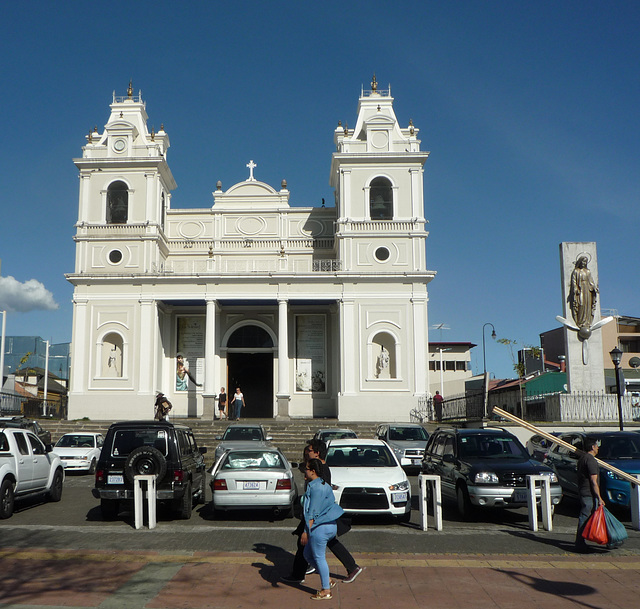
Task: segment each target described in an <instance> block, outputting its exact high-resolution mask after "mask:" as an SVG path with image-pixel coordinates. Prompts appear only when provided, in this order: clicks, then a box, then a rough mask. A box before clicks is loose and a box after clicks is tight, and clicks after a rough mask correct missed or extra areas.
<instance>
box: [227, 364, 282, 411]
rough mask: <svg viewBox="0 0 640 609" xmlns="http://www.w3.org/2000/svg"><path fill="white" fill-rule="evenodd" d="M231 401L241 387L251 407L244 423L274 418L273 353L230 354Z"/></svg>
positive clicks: (229, 386)
mask: <svg viewBox="0 0 640 609" xmlns="http://www.w3.org/2000/svg"><path fill="white" fill-rule="evenodd" d="M227 378H228V379H229V382H228V385H227V387H228V391H227V393H228V395H229V400H232V399H233V394H234V393H235V392H236V387H240V391H242V393H243V395H244V398H245V400H246V402H247V407H246V408H243V409H242V414H241V415H240V418H241V419H270V418H273V403H274V402H273V400H274V394H273V353H228V354H227Z"/></svg>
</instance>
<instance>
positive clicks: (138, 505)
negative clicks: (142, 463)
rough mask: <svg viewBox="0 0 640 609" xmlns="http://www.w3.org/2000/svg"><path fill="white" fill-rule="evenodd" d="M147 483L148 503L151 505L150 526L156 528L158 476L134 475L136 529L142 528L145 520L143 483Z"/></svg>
mask: <svg viewBox="0 0 640 609" xmlns="http://www.w3.org/2000/svg"><path fill="white" fill-rule="evenodd" d="M143 482H146V484H147V492H146V494H147V504H148V506H149V528H150V529H155V528H156V477H155V476H154V475H147V476H134V477H133V507H134V520H135V527H136V529H141V528H142V525H143V522H144V491H143V490H142V483H143Z"/></svg>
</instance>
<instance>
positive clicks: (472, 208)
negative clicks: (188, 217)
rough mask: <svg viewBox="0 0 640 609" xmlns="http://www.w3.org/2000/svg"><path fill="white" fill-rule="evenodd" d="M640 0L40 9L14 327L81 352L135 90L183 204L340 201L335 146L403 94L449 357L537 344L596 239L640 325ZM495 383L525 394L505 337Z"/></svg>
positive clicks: (23, 150)
mask: <svg viewBox="0 0 640 609" xmlns="http://www.w3.org/2000/svg"><path fill="white" fill-rule="evenodd" d="M639 31H640V3H638V2H637V1H628V2H622V1H606V2H605V1H602V2H592V1H588V0H586V1H580V2H569V1H564V2H563V1H558V0H554V1H545V0H541V1H536V2H516V1H508V2H502V1H500V2H499V1H494V2H482V1H474V2H465V1H458V2H454V1H450V2H445V1H440V2H433V1H428V0H423V1H421V2H418V1H416V2H403V1H395V2H389V1H388V0H386V1H377V0H369V1H367V2H333V1H325V2H322V3H311V2H300V1H298V2H286V1H285V2H251V1H246V2H213V1H211V2H180V3H178V2H162V1H155V2H146V1H137V2H120V1H117V0H116V1H112V2H108V3H107V2H56V3H53V2H21V3H3V5H2V8H0V51H1V53H2V55H1V56H2V58H3V61H2V66H1V67H0V76H1V78H2V84H3V87H2V88H3V104H2V107H3V112H2V119H1V120H2V122H1V124H2V137H1V138H0V171H1V174H2V187H1V189H0V197H1V198H0V201H1V202H0V209H1V210H2V222H1V224H0V226H1V228H0V259H1V260H2V267H1V269H0V274H1V276H0V309H2V308H8V309H9V311H10V312H9V313H8V315H7V334H8V335H40V336H42V337H43V338H45V339H51V340H52V341H53V342H66V341H69V340H70V339H71V320H72V305H71V298H72V287H71V285H70V284H69V283H68V282H67V281H66V280H65V278H64V273H68V272H71V271H73V268H74V242H73V235H74V232H75V231H74V223H75V221H76V219H77V210H78V179H77V171H76V169H75V167H74V165H73V163H72V158H75V157H79V156H80V155H81V146H82V145H83V143H84V141H85V139H84V136H85V135H86V134H87V133H88V132H89V130H91V129H93V127H94V125H97V126H98V129H99V130H100V131H102V128H103V126H104V124H105V122H106V120H107V118H108V116H109V108H108V106H109V103H110V102H111V95H112V92H113V91H114V89H115V90H116V93H117V94H119V95H123V94H125V93H126V88H127V85H128V82H129V79H133V85H134V89H135V90H136V92H137V91H138V90H141V91H142V95H143V99H144V100H145V101H146V103H147V112H148V114H149V127H150V128H151V127H152V126H153V127H155V129H156V131H157V130H158V129H159V127H160V125H161V124H164V127H165V130H166V131H167V133H168V134H169V137H170V139H171V149H170V150H169V154H168V161H169V164H170V166H171V169H172V171H173V174H174V176H175V178H176V181H177V183H178V188H177V189H176V190H175V191H174V193H173V199H172V206H173V207H174V208H180V207H187V208H198V207H209V206H210V205H211V204H212V197H211V192H212V191H213V190H215V184H216V181H217V180H222V182H223V188H225V189H226V188H228V187H229V186H231V185H232V184H234V183H236V182H238V181H240V180H244V179H246V177H247V169H246V167H245V165H246V163H247V162H248V161H249V159H254V160H255V162H256V163H257V164H258V167H257V169H256V172H255V175H256V177H257V178H258V179H259V180H262V181H265V182H267V183H270V184H272V185H274V186H276V187H278V186H279V184H280V182H281V180H282V179H283V178H285V179H286V180H287V182H288V188H289V190H290V191H291V201H292V203H293V204H294V205H295V204H297V205H319V204H320V202H321V200H322V198H325V199H326V201H327V202H330V201H333V195H332V191H331V189H330V187H329V183H328V182H329V166H330V161H331V153H332V152H333V131H334V129H335V127H336V125H337V123H338V120H342V122H343V124H344V123H345V122H347V123H349V124H351V125H352V124H355V118H356V107H357V100H358V96H359V94H360V89H361V86H362V85H364V86H366V87H368V86H369V83H370V81H371V76H372V74H373V73H374V72H375V73H376V75H377V77H378V81H379V82H380V86H381V87H383V88H386V85H387V84H388V83H390V84H391V89H392V94H393V96H394V98H395V106H394V107H395V111H396V115H397V116H398V119H399V121H400V123H401V125H403V126H406V125H407V124H408V122H409V119H412V120H413V123H414V124H415V126H416V127H418V128H419V129H420V138H421V140H422V148H423V149H424V150H429V151H431V156H430V157H429V159H428V161H427V164H426V171H425V216H426V218H427V219H428V220H429V222H430V224H429V230H430V236H429V239H428V242H427V263H428V267H429V268H430V269H432V270H435V271H437V272H438V275H437V277H436V279H435V280H434V281H433V282H432V283H431V284H430V303H429V322H430V324H431V325H434V324H438V323H444V324H446V325H447V326H448V327H449V328H450V329H449V330H443V331H441V332H439V331H436V330H433V331H432V332H431V336H430V338H431V340H440V339H442V340H451V341H472V342H474V343H477V344H478V345H479V346H478V347H477V348H476V349H475V350H474V352H475V355H474V357H473V361H472V363H473V366H474V370H476V371H477V370H482V364H483V362H482V326H483V324H485V323H486V322H491V323H493V324H494V325H495V328H496V331H497V334H498V337H501V338H509V339H512V340H516V341H517V342H518V343H519V344H537V342H538V335H539V333H540V332H542V331H545V330H549V329H551V328H554V327H556V326H557V323H556V321H555V316H556V315H558V314H561V313H562V298H561V294H560V269H559V253H558V245H559V243H560V242H561V241H596V242H597V246H598V257H599V275H600V292H601V304H602V307H603V308H612V309H617V310H618V311H619V312H620V313H621V314H626V315H634V316H640V302H639V298H638V297H639V295H640V290H639V289H638V287H637V284H638V280H637V277H636V274H637V273H636V269H637V265H638V263H639V262H640V255H639V253H640V252H639V249H640V246H639V245H638V243H639V241H638V226H639V222H638V221H639V220H640V205H639V203H640V200H639V199H640V170H639V169H640V168H639V167H638V153H637V147H638V142H639V141H640V137H639V136H640V113H639V109H640V78H639V74H638V71H639V70H638V66H639V65H640V62H639V60H640V37H639V36H638V32H639ZM487 330H488V331H487V345H486V352H487V368H488V369H489V370H490V371H492V372H493V373H494V374H495V375H496V376H498V377H505V376H512V375H513V371H512V369H511V368H512V363H511V359H510V356H509V351H508V349H507V347H505V346H503V345H500V344H497V343H494V342H493V341H491V340H490V338H489V333H490V328H488V329H487Z"/></svg>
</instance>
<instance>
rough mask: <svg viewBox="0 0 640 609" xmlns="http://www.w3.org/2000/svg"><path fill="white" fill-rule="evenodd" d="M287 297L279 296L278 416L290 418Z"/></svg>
mask: <svg viewBox="0 0 640 609" xmlns="http://www.w3.org/2000/svg"><path fill="white" fill-rule="evenodd" d="M288 304H289V303H288V300H287V299H286V298H278V389H277V391H276V399H277V401H278V410H277V413H276V418H279V419H283V418H289V401H290V400H291V390H290V387H289V332H288V329H289V306H288Z"/></svg>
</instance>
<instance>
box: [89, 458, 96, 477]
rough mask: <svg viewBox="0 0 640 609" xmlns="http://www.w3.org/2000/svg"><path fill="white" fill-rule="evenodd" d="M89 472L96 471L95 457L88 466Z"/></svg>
mask: <svg viewBox="0 0 640 609" xmlns="http://www.w3.org/2000/svg"><path fill="white" fill-rule="evenodd" d="M89 473H90V474H95V473H96V460H95V458H94V459H92V460H91V465H90V466H89Z"/></svg>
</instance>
